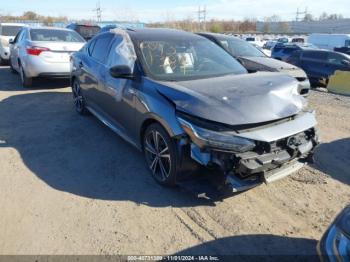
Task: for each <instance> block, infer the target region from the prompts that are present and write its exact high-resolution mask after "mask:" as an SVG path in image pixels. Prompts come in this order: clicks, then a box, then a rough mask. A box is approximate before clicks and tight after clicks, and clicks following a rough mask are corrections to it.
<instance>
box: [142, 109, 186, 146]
mask: <svg viewBox="0 0 350 262" xmlns="http://www.w3.org/2000/svg"><path fill="white" fill-rule="evenodd" d="M152 124H159V125H160V126H161V127H163V128H164V129H165V131H166V132H167V133H168V135H169V136H170V137H171V138H174V137H176V136H179V135H181V134H184V131H183V130H182V129H181V127H180V126H179V124H178V123H176V124H177V126H174V124H173V126H170V125H169V124H168V123H167V121H165V120H164V119H162V118H161V117H159V116H157V115H154V114H152V115H150V116H148V117H147V118H146V119H144V121H143V122H142V124H141V127H140V132H139V141H140V145H141V148H142V149H143V136H144V134H145V131H146V129H147V128H148V127H149V126H150V125H152Z"/></svg>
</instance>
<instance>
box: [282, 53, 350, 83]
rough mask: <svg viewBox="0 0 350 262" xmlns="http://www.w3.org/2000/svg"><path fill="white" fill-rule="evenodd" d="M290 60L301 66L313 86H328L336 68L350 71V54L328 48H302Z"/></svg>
mask: <svg viewBox="0 0 350 262" xmlns="http://www.w3.org/2000/svg"><path fill="white" fill-rule="evenodd" d="M288 62H289V63H291V64H293V65H296V66H298V67H301V68H302V69H303V70H304V71H305V72H306V74H307V75H308V77H309V79H310V82H311V84H312V85H313V86H319V85H323V86H326V85H327V84H328V80H329V77H330V76H331V75H333V74H334V72H335V71H336V70H340V71H350V56H349V55H346V54H343V53H338V52H333V51H327V50H306V49H301V50H298V51H296V52H294V53H293V54H292V55H291V56H290V57H289V58H288Z"/></svg>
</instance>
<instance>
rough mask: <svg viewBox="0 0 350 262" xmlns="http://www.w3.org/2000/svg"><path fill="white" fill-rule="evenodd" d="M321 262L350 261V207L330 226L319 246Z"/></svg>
mask: <svg viewBox="0 0 350 262" xmlns="http://www.w3.org/2000/svg"><path fill="white" fill-rule="evenodd" d="M317 251H318V254H319V256H320V259H321V261H324V262H325V261H331V262H333V261H334V262H336V261H344V262H345V261H349V260H350V205H349V206H347V207H346V208H345V209H344V210H343V211H342V212H341V213H340V214H339V215H338V216H337V218H336V219H335V220H334V222H333V223H332V224H331V225H330V227H329V228H328V230H327V231H326V233H325V234H324V235H323V237H322V239H321V240H320V242H319V243H318V245H317Z"/></svg>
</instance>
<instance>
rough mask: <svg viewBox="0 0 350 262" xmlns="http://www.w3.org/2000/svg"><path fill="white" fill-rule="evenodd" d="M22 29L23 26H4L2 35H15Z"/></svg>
mask: <svg viewBox="0 0 350 262" xmlns="http://www.w3.org/2000/svg"><path fill="white" fill-rule="evenodd" d="M21 29H22V27H21V26H6V25H4V26H2V27H1V35H4V36H15V35H17V33H18V32H19V31H20V30H21Z"/></svg>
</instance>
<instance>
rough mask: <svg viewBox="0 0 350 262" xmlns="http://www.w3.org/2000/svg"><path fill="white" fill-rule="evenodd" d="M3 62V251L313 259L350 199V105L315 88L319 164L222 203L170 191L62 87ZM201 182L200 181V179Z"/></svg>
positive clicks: (0, 222)
mask: <svg viewBox="0 0 350 262" xmlns="http://www.w3.org/2000/svg"><path fill="white" fill-rule="evenodd" d="M18 78H19V77H18V76H16V75H13V74H11V73H10V70H9V68H8V67H0V179H1V182H0V210H1V215H0V254H33V255H37V254H65V255H67V254H187V253H191V254H200V253H206V254H239V255H241V254H264V255H274V254H315V252H316V251H315V246H316V241H317V240H319V239H320V237H321V235H322V233H323V232H324V231H325V230H326V228H327V226H328V225H329V223H330V222H331V221H332V219H333V218H334V217H335V215H336V214H337V213H338V212H339V211H340V210H341V209H342V208H343V207H344V206H345V205H346V204H348V203H349V200H350V187H349V185H350V168H349V167H350V157H349V156H350V138H349V135H350V98H349V97H344V96H338V95H333V94H329V93H327V92H324V91H323V90H317V91H313V92H312V93H311V96H310V106H311V107H312V108H315V109H316V110H317V118H318V121H319V128H320V130H321V132H322V140H323V144H322V145H320V147H319V148H318V149H317V152H316V163H315V165H313V166H309V167H306V168H304V169H302V170H301V171H299V172H298V173H296V174H294V175H292V176H290V177H288V178H286V179H283V180H280V181H277V182H275V183H273V184H270V185H268V186H266V185H263V186H260V187H258V188H255V189H253V190H250V191H248V192H244V193H241V194H238V195H235V196H232V197H227V198H223V199H219V200H218V199H216V200H210V199H202V198H198V197H197V193H198V190H197V189H196V190H192V189H191V187H189V188H188V187H186V186H184V187H183V186H180V187H178V188H175V189H166V188H162V187H160V186H159V185H157V184H156V183H155V182H154V181H153V179H152V178H151V177H150V175H149V173H148V171H147V169H146V167H145V164H144V161H143V157H142V155H141V154H140V153H139V152H138V151H137V150H136V149H134V148H133V147H131V146H129V145H128V144H127V143H126V142H124V141H123V140H122V139H120V138H119V137H118V136H117V135H115V134H114V133H113V132H112V131H111V130H109V129H108V128H107V127H105V126H104V125H103V124H101V123H100V122H99V121H97V120H96V119H95V118H94V117H81V116H78V115H77V114H76V113H75V111H74V108H73V103H72V98H71V94H70V89H69V88H68V87H66V86H67V85H69V84H67V83H65V82H62V81H40V82H39V83H37V88H34V89H23V88H22V87H21V85H20V83H19V79H18ZM199 184H200V183H199Z"/></svg>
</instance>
